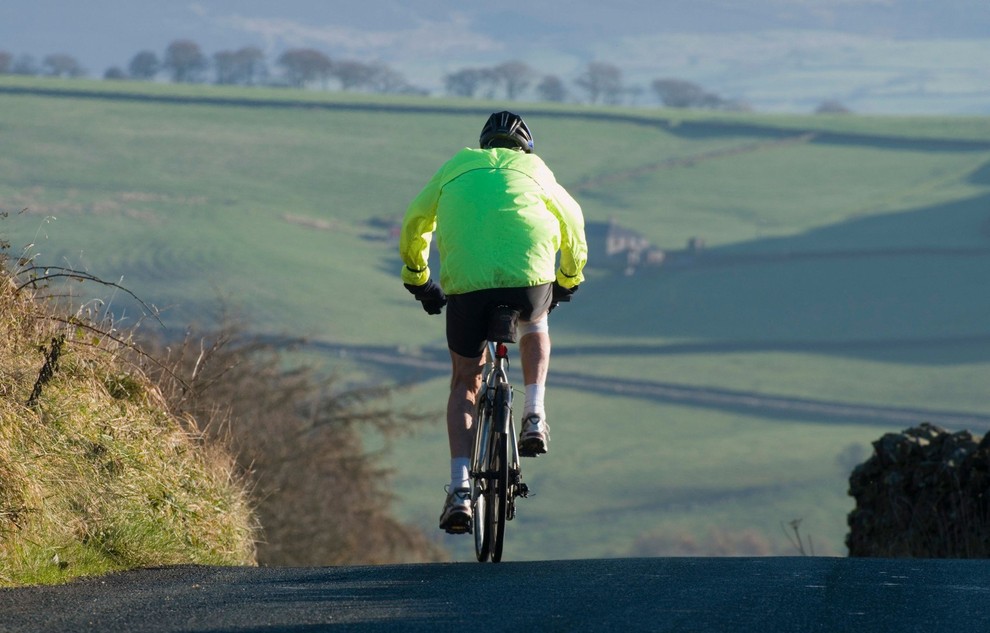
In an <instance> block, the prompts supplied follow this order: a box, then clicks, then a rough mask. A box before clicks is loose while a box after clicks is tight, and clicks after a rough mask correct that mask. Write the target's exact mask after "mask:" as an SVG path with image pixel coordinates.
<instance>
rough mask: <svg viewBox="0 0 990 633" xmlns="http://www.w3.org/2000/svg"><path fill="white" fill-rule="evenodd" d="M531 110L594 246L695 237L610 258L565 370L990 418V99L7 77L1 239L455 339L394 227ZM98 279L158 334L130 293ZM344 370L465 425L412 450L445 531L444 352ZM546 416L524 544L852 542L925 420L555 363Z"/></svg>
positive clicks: (187, 312) (416, 509)
mask: <svg viewBox="0 0 990 633" xmlns="http://www.w3.org/2000/svg"><path fill="white" fill-rule="evenodd" d="M4 88H17V89H26V88H30V89H31V90H33V91H35V92H32V93H26V94H12V93H9V92H4ZM53 89H58V90H61V91H63V94H62V95H60V96H54V95H51V94H39V92H43V91H45V90H49V91H50V90H53ZM65 91H71V93H65ZM97 92H101V93H102V92H105V93H107V94H102V95H101V94H94V93H97ZM114 93H117V94H116V95H115V94H114ZM121 94H122V95H123V96H126V97H127V98H126V99H122V98H120V97H121ZM136 97H141V98H140V99H138V98H136ZM156 98H158V99H162V98H182V99H184V100H185V101H183V102H163V101H160V100H155V99H156ZM221 99H222V101H218V100H221ZM504 107H510V108H513V109H515V110H517V111H519V112H521V113H522V114H523V115H524V116H526V118H527V120H528V122H529V123H530V125H531V127H532V128H533V129H534V133H535V136H536V143H537V150H538V151H539V152H540V153H541V155H543V156H544V158H545V159H546V160H547V162H548V164H549V165H550V166H551V168H552V169H553V170H554V172H555V173H556V174H557V176H558V179H559V180H560V181H561V182H562V183H563V184H564V185H565V186H567V187H569V188H570V189H571V190H572V191H573V193H574V194H575V197H577V198H578V200H579V201H580V202H581V203H582V206H583V208H584V211H585V216H586V219H587V220H588V223H589V235H590V231H591V229H594V230H596V231H599V232H600V230H601V227H604V226H605V225H606V223H608V222H609V221H614V222H616V223H618V224H619V225H621V226H623V227H625V228H628V229H631V230H634V231H636V232H638V233H640V234H642V235H643V236H645V237H646V238H648V239H649V240H650V241H651V242H652V243H653V244H655V245H656V246H658V247H660V248H662V249H664V250H665V251H666V252H667V260H666V261H665V263H664V265H663V266H661V267H659V268H653V269H647V268H644V269H641V270H638V271H637V272H636V274H633V275H627V274H625V272H624V271H623V270H622V267H621V266H619V267H615V268H613V267H611V266H610V265H609V263H608V262H606V261H605V257H604V255H603V253H602V252H601V251H600V250H595V251H593V252H592V253H591V264H590V266H589V269H588V271H587V272H588V280H587V281H586V282H585V284H584V285H583V287H582V289H581V291H580V292H579V293H578V295H577V297H576V298H575V301H574V303H573V304H572V305H568V306H565V307H562V308H561V310H560V312H559V313H555V314H554V319H553V332H554V345H555V349H556V353H555V356H554V360H553V367H554V369H556V370H557V371H560V372H566V373H568V374H580V375H582V376H589V377H593V378H601V379H602V380H606V379H609V380H613V379H614V380H635V381H654V382H657V383H664V384H674V385H678V384H679V385H684V386H690V387H698V388H710V389H722V390H732V391H737V392H743V393H750V394H755V395H760V394H766V395H772V396H775V397H784V398H803V399H811V400H818V401H826V402H835V403H852V404H860V405H876V406H886V407H908V408H915V409H924V410H932V411H950V412H959V413H968V414H974V415H982V416H987V415H988V414H990V394H988V392H987V390H986V384H987V382H988V379H990V327H988V325H987V319H986V315H987V314H990V298H988V296H990V295H988V293H987V292H986V287H987V283H986V279H987V276H988V273H990V119H985V118H924V117H886V118H884V117H858V116H848V117H836V116H830V117H812V116H808V117H796V116H786V117H785V116H771V115H757V114H754V115H725V114H705V113H694V112H687V113H685V112H672V111H664V110H645V109H644V110H634V109H628V108H626V109H608V108H589V107H579V106H549V105H547V104H526V103H514V104H506V103H497V102H491V103H486V102H475V101H444V100H438V99H430V98H389V97H373V96H369V95H346V94H336V93H318V92H301V91H287V90H262V89H252V90H247V89H220V88H214V87H206V86H196V87H178V86H161V85H147V86H146V85H143V84H131V83H126V82H124V83H119V84H115V83H112V82H92V81H72V82H69V81H65V82H56V81H52V82H48V81H44V80H37V79H36V80H31V81H28V80H22V79H9V78H4V79H2V80H0V210H2V211H5V212H7V213H8V214H9V216H8V217H7V218H5V219H2V220H0V231H2V233H3V236H4V238H6V239H8V240H9V241H10V242H11V245H12V246H11V250H13V251H14V252H15V253H17V254H21V253H22V252H23V253H24V254H25V255H32V256H35V260H34V261H35V262H37V263H39V264H44V265H61V266H71V267H74V268H77V269H81V270H85V271H87V272H89V273H91V274H94V275H96V276H98V277H100V278H102V279H105V280H110V281H115V282H116V281H120V283H121V284H122V285H123V286H125V287H127V288H128V289H130V290H132V291H134V292H135V293H136V294H137V295H138V296H140V297H141V298H142V299H143V300H144V301H145V302H147V303H149V304H154V305H155V306H157V307H159V308H160V309H161V310H162V315H161V316H162V319H163V321H164V322H165V324H166V325H167V328H168V330H167V333H168V334H175V335H177V336H178V335H181V333H182V331H183V329H184V327H185V326H186V325H187V324H189V323H191V322H197V323H206V324H209V323H211V322H214V321H215V319H216V318H217V316H218V315H219V314H220V313H221V312H222V311H224V310H226V311H229V312H231V313H232V314H233V315H234V316H236V317H237V318H239V319H241V320H243V321H245V322H246V323H247V325H248V327H250V328H251V329H252V330H255V331H258V332H262V333H270V334H288V335H300V336H307V337H310V338H312V339H315V340H318V341H321V342H326V343H333V344H342V345H351V346H360V345H378V346H383V349H389V350H391V349H394V350H395V354H400V353H402V350H426V351H432V352H436V353H437V354H439V358H441V359H442V358H443V348H444V344H443V322H442V320H441V319H438V318H434V317H429V316H427V315H426V314H424V313H423V312H422V311H421V310H419V309H418V307H417V306H416V305H415V304H414V303H413V302H412V300H411V298H410V297H409V295H408V294H407V293H406V291H405V290H404V289H403V288H402V286H401V284H400V283H399V281H398V275H397V272H398V269H399V266H400V264H399V260H398V258H397V256H396V252H395V250H396V245H395V242H394V239H393V238H392V236H391V235H390V230H389V227H390V225H391V223H394V222H396V221H398V219H399V218H400V217H401V215H402V212H403V211H404V208H405V205H406V204H407V203H408V201H409V200H410V199H411V198H412V197H413V196H414V195H415V194H416V193H417V192H418V190H419V188H420V187H421V186H422V185H423V183H425V182H426V180H427V179H428V178H429V177H430V176H431V175H432V174H433V172H434V170H435V169H436V168H437V167H438V166H439V165H440V163H441V162H442V161H443V160H444V159H446V158H447V157H448V156H449V155H450V154H452V153H453V152H454V151H456V150H457V149H459V148H460V147H463V146H465V145H471V144H473V143H474V142H475V139H476V136H477V132H478V129H480V126H481V123H482V122H483V120H484V113H485V112H487V111H491V110H495V109H502V108H504ZM691 238H701V239H703V240H704V243H705V245H706V247H705V249H704V251H703V252H702V253H701V256H700V257H698V258H695V259H694V260H691V259H687V258H685V256H684V255H685V254H684V253H682V252H679V251H681V250H682V249H683V248H684V246H685V244H686V243H687V241H688V240H689V239H691ZM596 239H597V240H598V242H597V243H598V248H599V249H600V247H601V241H602V239H601V238H600V237H598V238H596ZM593 246H594V244H593ZM75 292H77V293H80V296H81V298H87V297H88V296H91V295H98V296H101V297H103V298H105V299H107V301H108V303H109V308H108V309H110V310H112V311H113V312H114V313H115V314H116V315H117V316H118V317H122V318H123V320H124V321H125V322H128V323H134V322H137V321H139V320H141V321H142V322H141V327H142V328H155V329H158V328H159V326H158V325H156V324H155V323H154V322H152V321H151V320H149V319H147V318H143V317H142V313H141V311H140V308H139V306H138V305H137V304H135V303H134V302H133V301H130V300H129V299H128V298H127V296H126V295H124V293H121V292H117V293H116V294H113V295H112V296H109V297H107V296H106V293H108V292H109V291H108V290H107V289H105V288H91V287H80V288H78V289H77V290H75ZM86 293H90V294H89V295H87V294H86ZM309 358H312V356H309ZM318 358H320V360H321V361H322V362H325V363H326V366H327V369H328V370H329V371H337V372H344V373H346V374H347V376H346V377H347V378H351V377H353V378H354V379H355V381H357V382H360V381H366V380H389V381H393V380H394V381H399V380H402V381H405V380H408V379H409V378H410V376H412V377H413V378H414V379H415V380H414V384H413V386H411V387H410V389H409V391H408V392H405V393H404V394H402V395H400V396H398V397H397V401H396V402H397V405H399V406H414V407H416V408H417V409H419V410H425V411H436V412H437V421H436V423H435V424H433V425H430V426H428V427H427V428H425V429H424V430H423V431H422V432H420V433H418V434H416V435H414V436H413V437H411V438H405V439H403V440H401V442H400V443H399V444H398V445H397V446H395V447H394V449H393V451H392V452H391V454H390V456H389V465H390V466H391V467H392V468H393V469H394V472H395V484H396V486H395V493H396V496H397V500H396V502H397V508H398V510H399V512H400V514H401V515H402V516H403V517H404V518H407V519H409V520H410V521H413V522H415V523H416V524H417V525H421V526H422V527H424V529H427V530H430V531H435V522H436V517H437V515H438V514H439V510H440V504H441V502H442V499H443V492H442V487H443V484H444V483H445V480H446V478H447V462H446V456H447V452H446V446H445V439H444V435H443V428H442V424H441V420H440V412H441V411H442V409H443V406H444V400H445V393H444V392H445V389H446V378H445V377H444V376H443V374H442V370H440V371H437V370H435V369H424V371H423V372H421V373H419V374H417V373H415V372H412V373H410V372H409V371H408V370H404V371H399V370H398V369H396V368H394V367H391V366H389V365H388V364H380V363H379V364H372V363H368V362H363V361H361V360H360V359H359V358H355V357H344V358H343V359H342V358H340V357H337V356H323V357H318ZM548 404H549V406H550V416H551V425H552V428H553V433H554V434H553V451H552V453H551V454H550V455H548V456H547V457H545V458H540V459H538V460H534V461H532V462H527V464H526V468H527V472H526V475H527V479H528V480H529V481H530V483H531V485H532V487H533V488H534V489H535V490H536V491H537V495H536V496H534V497H533V498H531V499H528V500H524V501H521V502H520V503H521V504H522V505H521V506H520V517H519V519H518V521H517V523H516V524H515V525H513V526H512V527H513V529H512V531H510V534H509V539H510V544H509V546H508V547H509V549H508V550H507V553H506V556H507V557H508V558H512V559H524V558H540V557H561V558H568V557H584V556H620V555H636V554H644V555H650V554H668V553H674V554H676V553H713V554H726V553H745V552H748V551H751V549H752V548H755V550H756V551H759V552H764V553H771V554H788V553H793V552H792V551H791V546H790V544H789V543H788V542H787V539H786V536H785V534H784V533H783V532H782V530H781V524H782V523H784V524H786V523H788V522H790V521H792V520H794V519H799V518H800V519H803V522H802V524H801V531H802V533H803V534H804V535H808V536H811V537H813V539H814V542H815V544H816V548H817V549H818V551H819V552H820V553H832V554H836V555H841V554H843V553H844V546H843V537H844V534H845V515H846V513H847V512H848V511H849V510H850V509H851V499H850V498H849V497H847V496H846V489H845V485H846V479H847V477H848V473H849V470H850V469H851V468H852V466H854V465H855V463H857V460H858V461H862V460H863V459H865V458H866V457H867V456H868V454H869V452H868V451H869V443H870V442H871V441H872V440H875V439H877V438H878V437H879V436H880V435H882V434H883V433H884V432H886V431H891V430H899V428H900V427H898V426H897V425H896V424H881V423H878V422H875V421H869V420H863V421H855V420H829V419H821V418H810V417H807V416H805V417H800V416H797V417H791V418H789V417H787V416H782V415H773V414H771V413H769V412H766V411H764V410H761V409H760V408H759V407H752V408H749V409H746V408H739V409H735V410H726V409H718V408H714V407H705V406H702V405H694V406H688V405H685V404H676V403H671V402H664V401H659V400H651V399H646V398H643V397H638V396H631V395H623V394H622V393H621V392H620V393H612V394H609V395H605V394H601V393H588V392H581V391H579V390H576V389H573V388H565V387H559V388H554V387H553V377H552V375H551V390H550V393H549V395H548ZM974 430H975V431H978V432H979V433H983V432H984V431H985V430H986V429H982V428H981V429H974ZM439 536H440V535H438V538H439ZM444 542H445V543H447V544H448V545H449V546H450V547H451V548H452V551H454V552H455V555H456V556H458V557H461V556H462V554H463V553H464V552H466V551H467V550H468V549H469V545H468V544H467V543H465V542H458V541H456V540H452V539H445V540H444ZM462 548H464V549H463V551H462ZM692 548H694V549H692ZM747 548H750V549H747Z"/></svg>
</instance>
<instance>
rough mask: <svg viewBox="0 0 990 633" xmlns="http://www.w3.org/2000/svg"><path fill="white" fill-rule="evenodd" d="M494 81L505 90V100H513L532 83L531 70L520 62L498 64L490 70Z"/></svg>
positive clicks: (533, 74) (532, 74) (532, 75)
mask: <svg viewBox="0 0 990 633" xmlns="http://www.w3.org/2000/svg"><path fill="white" fill-rule="evenodd" d="M492 74H493V76H494V79H495V80H496V81H497V82H498V83H499V84H501V86H502V88H504V89H505V96H506V98H507V99H515V98H517V97H518V96H519V95H521V94H522V93H523V92H524V91H525V90H526V89H527V88H529V86H530V84H532V83H533V77H534V76H535V73H534V72H533V69H532V68H530V67H529V66H527V65H526V64H525V63H523V62H520V61H510V62H505V63H504V64H499V65H498V66H496V67H495V68H493V69H492Z"/></svg>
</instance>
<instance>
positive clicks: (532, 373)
mask: <svg viewBox="0 0 990 633" xmlns="http://www.w3.org/2000/svg"><path fill="white" fill-rule="evenodd" d="M519 356H520V360H521V363H522V372H523V382H524V383H525V384H527V385H545V384H546V382H547V372H548V371H549V369H550V335H549V334H547V333H546V332H532V333H530V334H526V335H524V336H523V337H522V338H521V339H519Z"/></svg>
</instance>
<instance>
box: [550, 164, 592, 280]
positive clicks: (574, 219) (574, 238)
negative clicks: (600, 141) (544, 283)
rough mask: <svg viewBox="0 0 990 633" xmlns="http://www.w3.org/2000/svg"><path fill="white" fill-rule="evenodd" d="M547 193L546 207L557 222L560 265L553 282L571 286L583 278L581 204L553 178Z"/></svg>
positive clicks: (584, 249)
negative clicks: (549, 195)
mask: <svg viewBox="0 0 990 633" xmlns="http://www.w3.org/2000/svg"><path fill="white" fill-rule="evenodd" d="M548 190H549V192H550V194H551V197H550V200H549V201H548V204H547V207H548V208H549V209H550V212H551V213H553V214H554V215H555V216H556V217H557V221H558V222H560V268H558V269H557V283H558V284H560V285H561V286H563V287H564V288H573V287H574V286H576V285H578V284H580V283H581V282H582V281H584V274H583V273H582V271H583V270H584V265H585V264H587V263H588V242H587V239H586V238H585V234H584V215H583V214H582V212H581V205H579V204H578V203H577V200H575V199H574V198H572V197H571V194H569V193H567V191H566V190H565V189H564V188H563V187H562V186H560V185H559V184H558V183H557V182H556V181H554V182H553V184H552V185H551V186H550V187H549V188H548Z"/></svg>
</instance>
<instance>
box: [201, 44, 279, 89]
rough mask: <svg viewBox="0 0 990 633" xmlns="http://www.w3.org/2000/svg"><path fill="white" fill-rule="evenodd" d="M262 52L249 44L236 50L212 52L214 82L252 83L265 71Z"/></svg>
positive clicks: (249, 84) (260, 77)
mask: <svg viewBox="0 0 990 633" xmlns="http://www.w3.org/2000/svg"><path fill="white" fill-rule="evenodd" d="M264 57H265V56H264V53H262V52H261V49H259V48H256V47H253V46H249V47H246V48H242V49H240V50H236V51H220V52H218V53H214V54H213V68H214V70H215V71H216V83H218V84H239V85H247V86H251V85H254V84H255V83H256V82H257V81H259V80H260V79H262V78H263V77H264V75H265V73H266V69H265V63H264Z"/></svg>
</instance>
